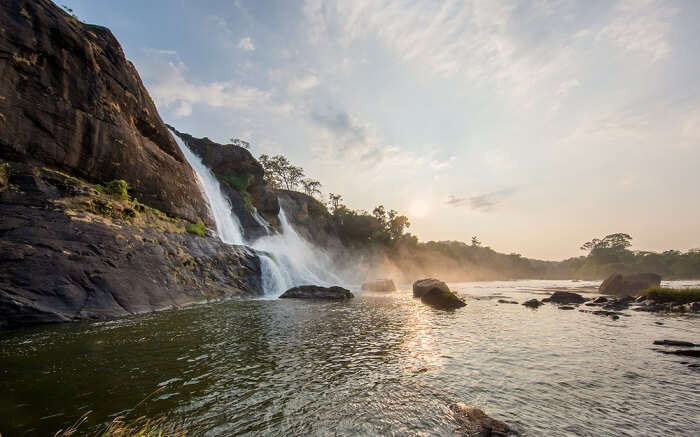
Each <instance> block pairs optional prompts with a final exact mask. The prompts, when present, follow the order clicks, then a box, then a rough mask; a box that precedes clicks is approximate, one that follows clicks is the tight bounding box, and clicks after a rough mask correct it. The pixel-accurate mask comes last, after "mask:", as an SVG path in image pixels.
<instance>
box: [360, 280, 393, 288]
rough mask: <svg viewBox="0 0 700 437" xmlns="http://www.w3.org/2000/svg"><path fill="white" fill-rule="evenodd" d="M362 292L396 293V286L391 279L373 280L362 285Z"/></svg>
mask: <svg viewBox="0 0 700 437" xmlns="http://www.w3.org/2000/svg"><path fill="white" fill-rule="evenodd" d="M362 291H396V284H394V281H392V280H391V279H375V280H373V281H369V282H365V283H364V284H362Z"/></svg>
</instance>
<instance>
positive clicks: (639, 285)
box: [598, 273, 661, 296]
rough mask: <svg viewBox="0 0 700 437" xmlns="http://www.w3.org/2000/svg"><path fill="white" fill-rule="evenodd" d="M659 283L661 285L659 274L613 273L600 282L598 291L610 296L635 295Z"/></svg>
mask: <svg viewBox="0 0 700 437" xmlns="http://www.w3.org/2000/svg"><path fill="white" fill-rule="evenodd" d="M659 285H661V276H659V275H657V274H656V273H634V274H630V275H623V274H621V273H613V274H612V275H610V276H608V277H607V279H605V281H603V283H602V284H600V287H599V288H598V292H599V293H600V294H607V295H611V296H637V295H638V294H639V293H641V292H642V291H644V290H646V289H647V288H650V287H658V286H659Z"/></svg>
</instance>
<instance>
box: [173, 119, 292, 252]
mask: <svg viewBox="0 0 700 437" xmlns="http://www.w3.org/2000/svg"><path fill="white" fill-rule="evenodd" d="M168 127H169V128H170V129H172V130H173V131H174V132H175V134H176V135H178V136H179V137H180V138H181V139H182V141H184V142H185V144H187V146H188V147H189V148H190V149H191V150H192V152H193V153H194V154H196V155H197V156H199V157H200V158H201V159H202V162H203V163H204V164H205V165H206V166H207V167H209V168H210V169H211V171H212V172H213V173H214V175H215V176H216V177H217V178H218V179H219V182H220V184H221V188H222V190H223V192H224V193H225V194H226V196H227V197H228V198H229V201H230V202H231V208H232V209H233V211H234V212H235V213H236V216H238V219H239V220H240V222H241V226H242V227H243V231H244V233H245V237H246V238H247V239H249V240H250V239H255V238H257V237H259V236H262V235H265V234H266V231H265V228H264V227H263V226H262V225H261V224H260V222H259V221H258V220H256V219H255V217H254V216H253V213H254V211H253V209H252V208H253V207H255V209H257V211H258V213H260V214H261V215H262V216H263V217H264V218H265V220H266V221H267V222H269V223H270V224H271V225H273V226H277V225H278V223H277V215H278V214H279V210H280V205H279V202H278V200H277V194H276V193H275V191H274V190H272V189H270V188H268V187H267V185H266V184H265V182H264V181H263V177H264V175H265V172H264V170H263V167H262V165H261V164H260V163H259V162H258V161H257V160H256V159H255V158H254V157H253V155H252V154H251V153H250V152H249V151H248V150H246V149H244V148H243V147H240V146H237V145H234V144H219V143H216V142H214V141H212V140H210V139H209V138H206V137H205V138H195V137H193V136H192V135H189V134H187V133H184V132H179V131H178V130H177V129H175V128H174V127H172V126H168Z"/></svg>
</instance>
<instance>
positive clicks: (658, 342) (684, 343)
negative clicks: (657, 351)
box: [654, 340, 700, 347]
mask: <svg viewBox="0 0 700 437" xmlns="http://www.w3.org/2000/svg"><path fill="white" fill-rule="evenodd" d="M654 344H656V345H662V346H678V347H695V346H700V344H695V343H691V342H689V341H681V340H656V341H654Z"/></svg>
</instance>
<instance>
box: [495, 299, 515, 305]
mask: <svg viewBox="0 0 700 437" xmlns="http://www.w3.org/2000/svg"><path fill="white" fill-rule="evenodd" d="M498 303H508V304H512V305H517V304H518V302H516V301H514V300H505V299H498Z"/></svg>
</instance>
